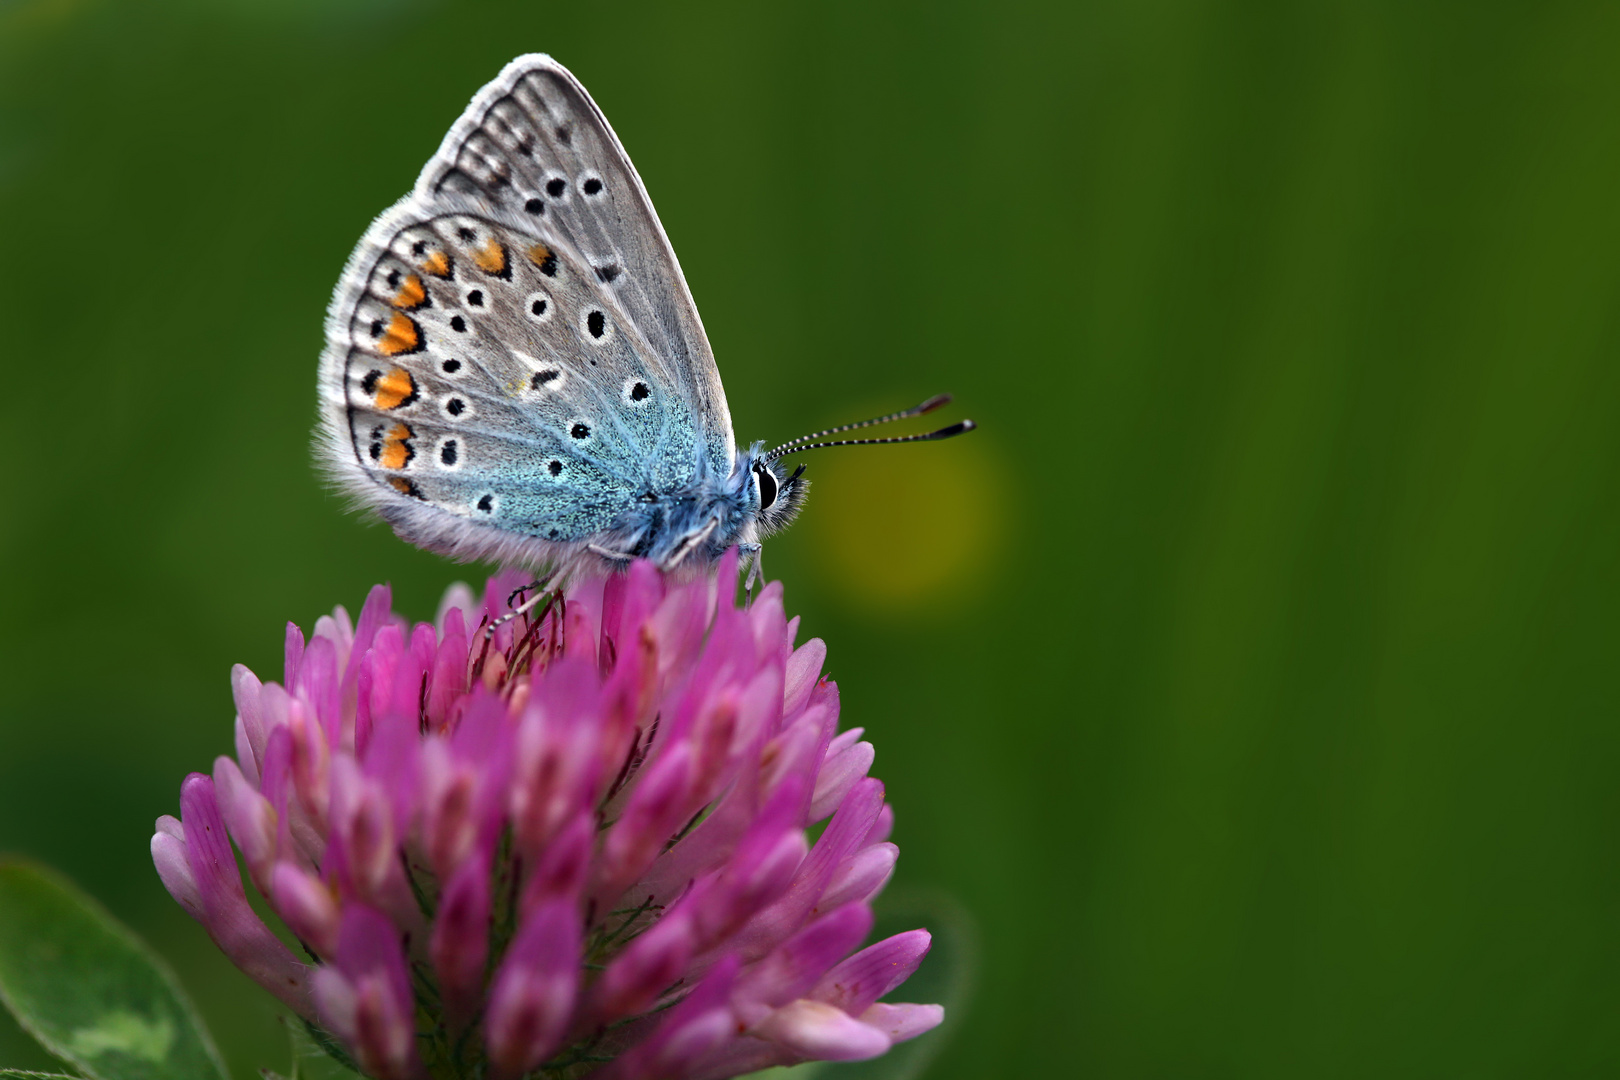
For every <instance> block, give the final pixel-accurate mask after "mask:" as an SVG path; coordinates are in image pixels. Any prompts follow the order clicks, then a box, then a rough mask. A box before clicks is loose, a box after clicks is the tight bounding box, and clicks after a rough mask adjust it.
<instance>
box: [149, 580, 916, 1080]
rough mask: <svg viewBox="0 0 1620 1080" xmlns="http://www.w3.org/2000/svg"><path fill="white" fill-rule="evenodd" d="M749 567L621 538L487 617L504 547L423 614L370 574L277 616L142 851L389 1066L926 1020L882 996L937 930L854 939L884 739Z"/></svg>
mask: <svg viewBox="0 0 1620 1080" xmlns="http://www.w3.org/2000/svg"><path fill="white" fill-rule="evenodd" d="M736 573H737V560H736V553H735V552H732V553H731V554H729V555H728V556H727V557H726V558H725V560H723V562H722V563H721V566H720V570H719V573H718V575H717V577H715V578H700V579H698V580H693V581H686V582H677V581H675V580H674V579H669V578H665V577H664V576H662V575H661V574H660V573H659V572H658V571H657V570H655V569H654V568H653V567H652V566H651V565H650V564H648V563H636V564H634V565H633V566H631V567H630V569H629V571H628V573H625V574H622V575H618V576H614V577H611V578H609V579H607V580H605V581H600V580H598V581H587V582H581V583H578V584H576V585H574V586H571V587H570V589H569V592H568V594H567V596H566V598H564V597H563V595H562V594H561V593H552V594H549V595H547V596H546V597H545V598H544V600H543V602H541V603H539V604H537V605H536V606H535V607H534V608H533V609H532V610H531V611H527V612H525V613H524V614H521V615H519V616H518V617H516V618H514V619H510V620H508V621H505V622H500V621H499V620H500V619H501V617H502V616H503V615H506V614H508V613H509V612H510V611H511V609H510V608H509V607H508V593H509V592H510V591H511V590H512V589H514V588H515V587H517V586H518V585H520V584H521V580H522V579H521V578H518V577H516V576H515V575H511V574H503V575H500V576H498V577H496V578H493V579H491V581H490V582H489V585H488V588H487V590H486V592H485V595H484V598H483V601H482V603H479V602H478V601H476V600H475V599H474V597H473V595H472V593H471V592H470V591H469V590H467V589H466V588H465V587H458V588H454V589H452V590H451V591H450V592H449V593H448V594H447V595H446V597H445V601H444V605H443V609H442V611H441V613H440V615H439V618H438V620H437V623H436V624H435V625H428V624H426V623H422V624H418V625H416V626H411V625H409V624H408V623H407V622H405V621H404V620H403V619H401V618H400V617H399V616H397V615H395V614H393V613H392V611H391V610H390V597H389V591H388V589H387V588H386V587H383V586H378V587H377V588H374V589H373V590H372V591H371V595H370V596H369V597H367V599H366V603H365V606H364V608H363V609H362V610H361V613H360V619H359V622H358V624H351V622H350V620H349V617H348V615H347V614H346V613H345V612H344V610H343V609H342V608H338V609H337V610H336V611H335V612H334V613H333V615H332V616H330V617H324V618H322V619H320V620H318V621H317V622H316V624H315V630H314V633H313V635H312V636H310V637H309V638H308V639H307V640H306V638H305V636H304V634H303V633H302V631H300V630H299V629H298V627H296V626H292V625H289V626H288V627H287V646H286V669H285V675H284V682H283V683H282V684H280V685H278V684H276V683H261V682H260V681H259V680H258V678H256V677H255V676H254V675H253V673H252V672H250V671H248V670H247V669H246V668H243V667H238V668H237V669H236V670H235V672H234V673H233V683H234V688H235V693H236V705H237V713H238V715H237V720H236V757H235V759H232V758H229V757H221V758H220V759H219V760H218V761H217V762H215V765H214V773H213V776H212V777H208V776H204V775H200V774H193V775H192V776H190V777H188V778H187V779H186V781H185V783H184V784H182V785H181V793H180V806H181V816H180V819H179V820H176V819H174V818H172V817H167V816H165V817H163V818H160V819H159V821H158V824H157V833H156V835H154V836H153V837H152V858H153V861H154V862H155V863H156V865H157V869H158V873H159V874H160V875H161V877H162V878H163V882H164V884H165V885H166V886H167V887H168V889H169V891H170V893H172V894H173V895H174V898H175V899H176V900H177V901H179V903H180V904H181V905H182V906H183V907H185V909H186V910H187V911H189V912H190V913H191V914H192V915H193V916H194V917H195V918H196V919H197V920H198V921H199V922H201V923H202V924H203V926H204V927H205V928H206V929H207V931H208V933H209V935H210V936H211V937H212V938H213V939H214V941H215V942H216V943H217V944H218V945H219V947H220V948H221V949H222V950H223V951H224V952H225V953H226V955H228V956H229V957H230V958H231V960H232V961H233V962H234V963H236V964H237V966H239V967H240V968H242V969H243V970H244V971H245V972H247V973H248V974H249V975H251V976H252V977H253V978H254V979H256V980H257V981H258V982H259V983H260V984H261V985H263V986H264V987H265V988H266V989H268V990H270V991H271V992H272V993H274V994H275V995H276V996H277V997H279V998H280V999H281V1000H282V1001H283V1002H284V1003H285V1004H286V1005H287V1006H288V1007H289V1008H291V1009H292V1010H294V1011H295V1012H297V1013H298V1014H299V1015H300V1016H302V1017H304V1018H305V1019H306V1020H308V1021H310V1022H311V1023H314V1024H318V1025H320V1026H321V1027H323V1028H325V1029H326V1030H327V1031H328V1032H330V1033H331V1034H332V1035H334V1036H335V1037H336V1038H337V1039H338V1040H339V1041H340V1042H341V1043H342V1044H343V1045H344V1046H345V1047H346V1048H347V1049H348V1051H349V1053H350V1055H351V1057H352V1059H353V1061H354V1062H355V1063H357V1064H358V1065H359V1067H360V1068H361V1069H362V1071H364V1072H366V1073H367V1074H369V1075H371V1076H375V1077H379V1078H381V1080H402V1078H406V1077H409V1078H413V1080H414V1078H422V1077H425V1076H435V1077H452V1076H454V1077H460V1076H464V1075H470V1074H473V1073H475V1072H481V1071H486V1070H487V1071H488V1072H489V1073H490V1074H491V1076H492V1077H494V1078H495V1080H503V1078H504V1080H516V1078H517V1077H521V1076H524V1075H526V1074H528V1073H532V1072H533V1071H534V1070H536V1069H548V1070H553V1071H555V1072H556V1074H557V1075H568V1076H580V1075H584V1074H586V1073H588V1072H589V1073H593V1074H594V1075H597V1076H600V1077H602V1078H604V1080H636V1078H642V1077H645V1078H649V1080H651V1078H659V1080H668V1078H682V1077H692V1078H694V1080H711V1078H712V1080H720V1078H724V1077H730V1076H736V1075H739V1074H741V1073H746V1072H752V1071H754V1070H756V1069H760V1068H764V1067H766V1066H770V1065H786V1064H792V1063H796V1062H800V1061H806V1060H812V1059H820V1060H831V1061H851V1060H857V1059H861V1058H869V1057H874V1056H876V1055H878V1054H881V1053H883V1052H884V1051H885V1050H887V1049H888V1048H889V1047H890V1046H891V1045H892V1044H893V1043H895V1042H898V1041H900V1040H903V1039H909V1038H911V1037H913V1036H915V1035H918V1034H921V1033H922V1032H924V1031H927V1030H928V1029H929V1028H932V1027H934V1026H935V1025H937V1024H938V1023H939V1022H940V1020H941V1019H942V1017H943V1012H942V1010H941V1009H940V1008H939V1006H937V1005H903V1004H886V1003H881V1002H880V1001H879V999H880V998H883V997H885V996H886V995H887V994H889V993H890V992H891V991H892V990H894V989H895V987H897V986H898V985H899V984H900V983H901V982H903V981H904V980H905V979H906V978H907V977H908V976H909V975H910V974H911V973H912V971H914V970H915V969H916V967H917V965H918V963H920V962H921V960H922V958H923V956H924V955H926V953H927V952H928V947H929V937H928V933H927V931H923V930H914V931H912V932H910V933H906V934H900V935H897V936H896V937H892V938H889V939H888V940H886V941H881V942H878V943H877V944H875V945H871V946H868V947H866V948H864V949H862V948H861V947H860V946H861V944H862V943H863V941H864V940H865V938H866V937H867V935H868V934H869V932H870V931H871V927H872V911H871V902H872V899H873V897H874V896H876V895H877V893H878V892H879V891H880V890H881V889H882V888H883V886H884V885H885V883H887V881H888V879H889V877H890V875H891V874H892V873H893V871H894V864H895V858H896V856H897V855H898V849H897V848H896V847H895V846H894V845H893V844H892V843H889V842H888V834H889V830H890V827H891V823H892V815H891V813H890V812H889V810H888V808H887V807H886V806H885V805H884V801H883V785H882V784H881V783H880V782H879V781H877V780H875V779H873V778H871V777H870V776H868V775H867V772H868V770H869V769H870V767H871V764H872V747H871V744H870V743H866V742H862V741H860V735H861V732H860V730H859V729H855V730H852V731H846V732H843V733H842V734H840V733H839V732H838V690H837V687H836V686H835V685H834V684H833V683H832V682H830V681H828V680H827V679H825V678H823V677H822V675H821V667H822V662H823V660H824V659H825V656H826V648H825V646H824V645H823V644H822V643H821V642H820V641H810V642H808V643H806V644H804V645H802V646H799V647H798V648H794V646H793V639H794V637H795V635H796V631H797V628H798V620H796V619H795V620H792V621H789V620H788V619H787V618H786V616H785V615H784V613H783V608H782V592H781V588H780V586H779V585H776V584H772V585H770V586H768V587H766V588H765V590H764V591H763V592H762V593H761V594H760V595H759V596H758V597H757V598H756V599H755V600H754V601H753V603H752V604H750V605H748V606H746V607H742V608H739V607H737V606H735V604H734V603H733V602H732V600H731V598H732V597H734V596H735V594H736ZM497 623H498V625H496V624H497ZM491 626H494V627H495V629H494V630H493V633H489V632H488V630H489V628H490V627H491ZM822 821H825V822H826V826H825V828H824V829H823V830H822V832H821V834H820V836H819V837H818V838H817V839H816V841H815V842H814V843H813V844H812V843H810V842H809V841H808V839H807V838H806V834H805V830H806V829H807V828H808V827H810V826H812V825H815V824H818V823H820V822H822ZM231 841H235V844H236V849H237V851H239V852H240V853H241V855H242V859H243V862H244V863H245V864H246V867H247V871H248V877H249V879H250V880H251V881H252V883H253V885H254V887H256V888H257V889H258V890H259V891H260V892H261V893H262V894H263V895H264V897H265V899H266V900H267V901H268V903H269V905H270V907H271V908H272V909H273V910H274V911H275V912H276V914H277V915H279V916H280V918H281V919H282V921H283V922H284V923H285V924H286V925H287V927H288V929H290V930H291V931H292V933H293V934H294V935H296V937H297V938H298V939H299V941H300V942H301V943H302V945H303V951H304V952H305V953H306V954H307V957H299V956H297V955H295V954H294V953H293V951H291V950H289V949H288V948H287V947H286V946H284V945H283V944H282V943H281V940H280V939H279V938H278V937H277V936H276V935H275V934H273V933H272V932H271V931H270V929H269V928H268V927H267V926H266V925H265V924H264V923H263V922H262V921H261V920H260V919H259V917H258V915H256V914H255V913H254V910H253V908H252V907H251V906H250V905H249V903H248V900H247V896H246V894H245V892H244V890H243V886H242V880H241V875H240V872H239V870H238V868H237V863H236V857H235V854H234V853H233V852H232V850H231ZM306 961H307V962H306Z"/></svg>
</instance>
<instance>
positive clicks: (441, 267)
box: [422, 251, 450, 278]
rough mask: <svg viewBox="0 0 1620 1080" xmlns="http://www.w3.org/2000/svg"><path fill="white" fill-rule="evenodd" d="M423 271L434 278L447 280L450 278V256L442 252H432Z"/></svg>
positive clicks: (425, 262)
mask: <svg viewBox="0 0 1620 1080" xmlns="http://www.w3.org/2000/svg"><path fill="white" fill-rule="evenodd" d="M422 269H423V270H426V271H427V272H428V273H430V274H432V275H433V276H434V277H437V278H447V277H449V276H450V256H448V255H446V254H445V253H444V252H442V251H430V252H428V254H427V259H426V260H425V261H424V262H423V263H422Z"/></svg>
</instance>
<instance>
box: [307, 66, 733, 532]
mask: <svg viewBox="0 0 1620 1080" xmlns="http://www.w3.org/2000/svg"><path fill="white" fill-rule="evenodd" d="M321 387H322V398H323V418H324V422H323V436H324V437H323V440H322V445H323V451H324V453H323V456H324V458H325V459H326V461H327V462H328V463H329V465H330V466H331V467H332V470H333V471H334V472H335V474H336V475H337V477H338V478H339V480H340V481H341V482H342V483H343V484H344V486H346V487H347V488H348V489H349V490H350V491H351V492H353V493H354V494H356V495H357V496H358V497H359V498H360V500H361V501H362V502H364V503H365V504H367V505H370V506H373V507H375V508H376V509H378V510H379V511H380V512H381V513H382V515H383V516H384V518H386V519H387V520H388V521H389V522H390V523H391V524H392V525H393V526H394V527H395V530H396V531H397V532H399V533H400V535H402V536H403V537H404V538H406V539H407V540H410V541H412V542H413V543H417V544H420V545H422V546H424V547H427V548H430V549H432V550H436V551H441V552H444V553H447V554H452V555H457V556H463V557H479V558H497V559H503V560H507V561H523V562H529V563H540V562H550V563H557V562H559V561H562V560H563V559H564V558H566V551H567V546H568V545H572V547H573V549H574V550H577V549H578V548H580V547H581V546H583V545H584V544H585V543H587V542H590V541H593V540H600V539H602V538H603V537H604V535H605V533H606V532H607V530H609V529H611V528H613V527H614V526H615V523H621V524H622V522H624V521H625V520H626V519H627V517H631V516H634V511H635V509H636V506H637V502H638V500H639V499H641V498H642V497H643V496H644V494H645V493H647V492H649V491H660V490H670V489H671V488H676V487H680V486H681V485H682V484H690V483H692V482H694V481H696V480H697V479H698V478H699V477H700V476H702V475H705V474H708V475H718V476H719V477H721V478H724V477H725V476H726V475H727V473H728V472H729V470H730V467H731V458H732V454H733V451H734V448H733V444H732V434H731V425H730V419H729V416H728V414H727V411H726V406H725V398H724V393H723V391H722V390H721V387H720V381H719V376H718V373H717V371H716V369H715V366H714V361H713V357H712V354H711V353H710V351H709V347H708V343H707V340H706V338H705V337H704V334H703V329H702V324H701V323H700V322H699V321H698V317H697V313H696V310H695V309H694V307H693V305H692V302H691V298H690V295H689V293H688V292H687V289H686V285H685V282H684V279H683V278H682V277H681V274H680V269H679V266H678V265H677V264H676V262H675V257H674V254H673V252H672V251H671V250H670V248H669V244H668V241H667V239H666V238H665V236H664V234H663V230H662V228H661V226H660V225H659V223H658V219H657V216H656V214H654V212H653V210H652V206H651V203H650V202H649V201H648V199H647V196H646V192H645V190H644V189H643V188H642V186H641V182H640V180H639V178H638V177H637V176H636V174H635V171H634V169H633V168H632V167H631V166H630V163H629V161H628V159H627V158H626V157H625V155H624V152H623V149H622V148H621V147H620V146H619V143H618V140H617V139H616V138H615V137H614V135H613V132H612V130H611V129H610V128H609V127H608V125H607V122H606V121H605V120H604V119H603V118H602V116H601V113H600V111H599V110H598V109H597V108H596V106H595V104H594V103H593V102H592V101H591V100H590V98H589V96H588V95H586V93H585V91H584V89H583V88H582V87H580V86H579V84H578V83H577V82H576V81H575V80H574V79H573V77H572V76H571V75H569V74H568V72H567V71H566V70H564V69H563V68H561V67H560V66H559V65H557V64H556V63H555V62H553V61H551V60H550V59H549V58H548V57H543V56H529V57H522V58H520V59H518V60H516V61H514V62H513V63H512V64H510V65H508V66H507V68H506V69H505V71H503V72H502V74H501V76H500V77H499V78H498V79H496V80H495V81H494V82H493V83H491V84H490V85H489V86H487V87H485V88H484V89H483V90H482V91H480V93H479V94H478V96H477V97H476V98H475V99H474V101H473V103H472V105H471V106H469V108H468V109H467V111H466V113H464V114H463V116H462V118H461V119H460V120H459V121H458V122H457V123H456V125H455V126H454V127H453V128H452V130H451V132H450V134H449V135H448V136H447V137H446V139H445V142H444V144H443V146H442V147H441V148H440V150H439V152H438V154H436V155H435V156H434V158H433V160H432V161H430V162H429V164H428V166H427V167H426V168H425V169H424V170H423V172H422V175H421V177H420V178H419V179H418V181H417V185H416V189H415V190H414V191H413V193H412V194H411V195H410V196H408V197H406V198H405V199H404V200H402V201H401V202H400V203H398V204H396V205H395V206H394V207H393V208H391V209H390V210H389V211H387V212H386V213H384V214H383V215H382V216H381V217H379V218H378V219H377V221H376V222H375V223H373V225H372V227H371V228H370V229H369V230H368V231H367V233H366V236H365V237H364V238H363V239H362V241H361V243H360V245H359V247H358V248H357V249H356V251H355V253H354V255H353V256H352V257H351V259H350V262H349V266H348V268H347V269H346V270H345V273H344V276H343V279H342V280H341V282H340V283H339V286H338V290H337V293H336V295H335V296H334V298H333V303H332V307H331V309H330V311H329V313H328V320H327V349H326V352H325V354H324V355H323V360H322V377H321Z"/></svg>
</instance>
